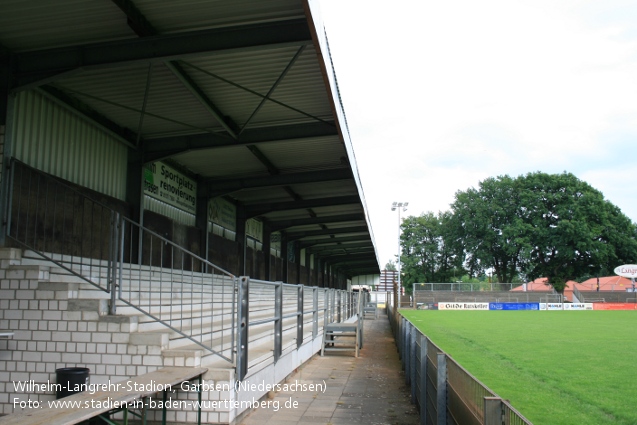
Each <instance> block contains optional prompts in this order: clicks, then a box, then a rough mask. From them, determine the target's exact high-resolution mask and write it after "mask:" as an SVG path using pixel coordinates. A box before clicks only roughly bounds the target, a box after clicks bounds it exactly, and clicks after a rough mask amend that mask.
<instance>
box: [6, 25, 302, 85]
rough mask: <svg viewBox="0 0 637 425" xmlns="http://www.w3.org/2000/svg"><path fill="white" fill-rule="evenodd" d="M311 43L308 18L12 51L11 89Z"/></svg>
mask: <svg viewBox="0 0 637 425" xmlns="http://www.w3.org/2000/svg"><path fill="white" fill-rule="evenodd" d="M311 43H312V37H311V34H310V29H309V26H308V22H307V20H306V19H304V18H301V19H291V20H287V21H276V22H264V23H258V24H248V25H238V26H234V27H223V28H212V29H204V30H195V31H188V32H181V33H174V34H164V35H156V36H149V37H143V38H135V39H126V40H115V41H108V42H101V43H92V44H85V45H76V46H68V47H59V48H53V49H45V50H36V51H29V52H21V53H14V54H12V65H13V66H12V74H13V75H12V82H13V86H12V89H24V88H29V87H31V86H33V85H41V84H45V83H47V82H50V81H52V80H54V79H56V78H58V77H60V76H62V75H64V74H66V73H68V72H72V71H76V70H80V69H98V68H104V67H113V66H126V65H130V64H135V63H140V62H148V61H156V62H165V61H171V60H177V59H180V58H186V57H191V56H197V55H201V54H211V53H214V52H222V51H230V50H239V49H241V50H260V49H268V48H272V47H281V46H302V45H308V44H311Z"/></svg>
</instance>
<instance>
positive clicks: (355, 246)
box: [307, 241, 374, 255]
mask: <svg viewBox="0 0 637 425" xmlns="http://www.w3.org/2000/svg"><path fill="white" fill-rule="evenodd" d="M359 249H374V245H372V242H371V241H369V242H356V243H349V244H344V243H342V244H336V245H327V246H316V247H309V248H307V252H309V253H310V254H319V255H321V253H324V252H332V251H350V250H359Z"/></svg>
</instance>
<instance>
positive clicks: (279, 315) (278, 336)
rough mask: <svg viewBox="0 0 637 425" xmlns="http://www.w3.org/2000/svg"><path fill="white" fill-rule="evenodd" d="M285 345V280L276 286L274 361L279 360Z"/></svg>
mask: <svg viewBox="0 0 637 425" xmlns="http://www.w3.org/2000/svg"><path fill="white" fill-rule="evenodd" d="M282 346H283V282H278V283H277V285H276V286H275V287H274V363H276V362H278V361H279V357H281V352H282V351H283V349H282Z"/></svg>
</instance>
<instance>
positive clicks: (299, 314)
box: [296, 285, 305, 349]
mask: <svg viewBox="0 0 637 425" xmlns="http://www.w3.org/2000/svg"><path fill="white" fill-rule="evenodd" d="M297 288H298V289H297V301H296V348H297V349H299V348H301V345H303V314H304V313H305V312H304V311H303V288H304V286H303V285H299V286H298V287H297Z"/></svg>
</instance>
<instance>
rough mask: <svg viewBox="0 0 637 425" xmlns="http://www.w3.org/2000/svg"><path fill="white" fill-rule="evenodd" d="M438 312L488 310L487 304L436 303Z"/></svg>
mask: <svg viewBox="0 0 637 425" xmlns="http://www.w3.org/2000/svg"><path fill="white" fill-rule="evenodd" d="M438 310H489V303H463V302H453V303H438Z"/></svg>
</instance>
